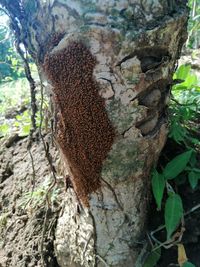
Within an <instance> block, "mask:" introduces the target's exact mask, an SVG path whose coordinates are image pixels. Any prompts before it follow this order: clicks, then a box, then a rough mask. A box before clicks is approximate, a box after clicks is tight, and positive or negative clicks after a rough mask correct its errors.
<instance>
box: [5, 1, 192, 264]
mask: <svg viewBox="0 0 200 267" xmlns="http://www.w3.org/2000/svg"><path fill="white" fill-rule="evenodd" d="M4 2H5V3H4ZM8 2H9V1H7V2H6V1H2V0H1V3H2V4H3V5H4V7H6V8H7V10H8V11H9V12H10V16H11V19H12V27H13V28H14V30H15V33H16V35H17V36H18V40H19V42H22V43H24V45H25V47H26V48H27V50H28V51H29V53H30V54H31V56H32V57H33V59H34V60H35V62H36V63H37V65H38V67H39V68H40V71H41V73H43V79H44V80H45V79H47V80H48V83H49V84H51V88H52V91H51V94H52V101H53V103H54V130H55V136H56V139H57V142H58V144H59V146H60V149H61V152H62V154H63V158H64V164H65V166H66V168H67V170H68V173H69V177H70V180H71V183H72V185H73V188H72V187H69V188H68V190H67V192H66V194H65V196H64V199H63V205H64V207H63V210H62V213H61V214H60V217H59V219H58V223H57V229H56V233H55V251H56V257H57V261H58V264H59V265H60V266H61V267H64V266H85V267H87V266H98V267H100V266H110V267H111V266H112V267H121V266H126V267H133V266H136V265H137V264H138V266H140V263H139V260H137V259H138V255H139V253H140V250H141V248H142V246H141V244H142V241H143V240H144V237H145V226H146V216H147V211H148V203H149V198H150V177H149V174H150V171H151V168H152V166H153V165H154V164H155V163H156V161H157V159H158V156H159V154H160V152H161V150H162V148H163V146H164V144H165V141H166V136H167V112H166V108H167V103H168V99H169V95H170V88H171V85H172V75H173V72H174V70H175V67H176V64H177V59H178V58H179V56H180V50H181V48H182V45H183V43H184V42H185V40H186V23H187V8H186V1H183V0H182V1H179V0H173V1H166V0H157V1H156V0H154V1H153V0H152V1H139V0H134V1H133V0H132V1H128V0H123V1H120V0H119V1H112V0H109V1H108V0H101V1H93V0H88V1H83V0H74V1H70V0H66V1H64V0H51V1H50V0H49V1H42V0H40V2H39V1H36V0H35V1H33V0H26V1H25V0H24V1H22V3H21V4H19V5H18V4H17V1H16V4H13V3H10V4H9V3H8ZM10 2H13V1H10Z"/></svg>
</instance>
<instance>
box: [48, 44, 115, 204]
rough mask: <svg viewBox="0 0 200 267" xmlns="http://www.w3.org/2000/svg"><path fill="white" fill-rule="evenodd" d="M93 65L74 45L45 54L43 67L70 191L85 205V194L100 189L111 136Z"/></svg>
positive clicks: (81, 47) (79, 46)
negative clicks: (55, 109) (56, 112)
mask: <svg viewBox="0 0 200 267" xmlns="http://www.w3.org/2000/svg"><path fill="white" fill-rule="evenodd" d="M95 65H96V59H95V58H94V57H93V55H92V54H91V53H90V51H89V49H88V48H86V46H85V45H83V44H82V43H78V42H71V43H70V44H69V45H68V46H67V47H66V48H65V49H63V50H60V51H58V52H56V53H54V54H48V55H47V56H46V57H45V63H44V69H45V72H46V74H47V75H48V78H49V79H50V81H51V82H52V85H53V91H54V95H55V99H54V100H55V102H56V106H57V107H58V109H59V117H58V123H57V130H56V135H57V140H58V143H59V145H60V147H61V149H62V152H63V154H64V155H65V157H66V159H67V162H68V164H69V168H70V171H71V174H72V183H73V187H74V189H75V191H76V193H77V195H78V197H79V198H80V200H81V201H82V202H83V203H84V204H85V205H88V196H89V194H90V193H92V192H94V191H96V190H97V189H98V188H99V187H100V175H101V169H102V163H103V161H104V160H105V159H106V157H107V154H108V152H109V150H110V149H111V146H112V144H113V141H114V136H115V132H114V128H113V126H112V125H111V123H110V121H109V118H108V115H107V113H106V109H105V103H104V100H103V98H102V97H101V96H100V95H99V94H98V85H97V83H96V82H95V81H94V79H93V69H94V67H95Z"/></svg>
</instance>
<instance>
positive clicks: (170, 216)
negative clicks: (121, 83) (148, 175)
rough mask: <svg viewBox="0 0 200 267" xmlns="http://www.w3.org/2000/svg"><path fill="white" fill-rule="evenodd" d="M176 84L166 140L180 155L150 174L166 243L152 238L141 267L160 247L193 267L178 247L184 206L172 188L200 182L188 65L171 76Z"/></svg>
mask: <svg viewBox="0 0 200 267" xmlns="http://www.w3.org/2000/svg"><path fill="white" fill-rule="evenodd" d="M174 79H175V80H176V81H177V80H178V81H179V82H180V83H179V84H176V85H174V86H173V88H172V89H173V90H172V94H173V96H172V104H171V106H170V120H171V121H170V133H169V138H171V139H173V140H174V141H175V142H176V143H178V144H179V145H181V148H182V150H183V149H184V150H185V151H183V152H182V153H179V154H178V155H177V156H175V157H173V158H172V159H171V160H170V161H168V162H167V164H166V165H165V166H162V167H161V170H159V171H158V170H157V169H154V170H153V172H152V191H153V195H154V198H155V201H156V204H157V209H158V210H163V211H164V225H163V226H161V227H160V228H158V230H162V229H165V230H166V241H164V242H160V241H158V240H157V239H156V238H154V234H155V233H156V232H157V231H158V230H156V231H154V232H152V233H151V237H152V239H153V240H154V241H155V247H154V248H153V250H152V252H151V253H150V254H149V256H148V257H147V259H146V262H145V264H144V267H153V266H155V265H156V263H157V262H158V260H159V258H160V255H161V253H160V247H165V248H169V247H171V246H174V245H178V263H179V265H180V266H181V267H195V266H194V265H193V264H192V263H190V262H189V261H188V259H187V257H186V253H185V250H184V247H183V244H181V239H182V235H183V232H184V226H183V222H184V207H183V203H182V198H181V196H180V195H179V193H178V191H177V189H176V186H174V185H178V184H179V183H181V182H182V181H183V178H184V180H187V179H188V182H189V184H190V186H191V188H192V189H195V188H196V186H197V184H198V181H199V180H200V168H199V166H198V162H197V153H198V152H199V150H200V140H198V138H196V135H197V133H198V130H199V129H198V127H199V126H198V122H197V119H198V115H200V108H199V107H200V105H199V104H200V94H199V93H200V86H199V84H198V79H197V76H196V75H195V74H194V73H192V71H191V66H190V65H182V66H180V67H179V68H178V70H177V71H176V73H175V74H174Z"/></svg>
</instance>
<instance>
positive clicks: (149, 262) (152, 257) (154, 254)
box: [143, 248, 161, 267]
mask: <svg viewBox="0 0 200 267" xmlns="http://www.w3.org/2000/svg"><path fill="white" fill-rule="evenodd" d="M160 256H161V249H160V248H158V249H157V250H154V251H151V252H150V253H149V255H148V256H147V258H146V260H145V262H144V265H143V267H152V266H155V265H156V263H157V262H158V260H159V259H160Z"/></svg>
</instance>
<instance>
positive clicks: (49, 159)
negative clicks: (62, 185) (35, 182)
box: [38, 71, 57, 207]
mask: <svg viewBox="0 0 200 267" xmlns="http://www.w3.org/2000/svg"><path fill="white" fill-rule="evenodd" d="M38 73H39V79H40V91H41V104H40V125H39V134H40V137H41V140H42V143H43V147H44V151H45V156H46V158H47V161H48V163H49V166H50V170H51V173H52V175H53V178H54V180H53V183H52V184H51V185H50V186H49V188H48V191H47V193H46V200H47V203H48V205H49V207H50V203H49V199H48V195H49V192H50V191H51V190H52V188H53V187H54V186H55V185H56V183H57V178H56V174H55V173H56V171H55V167H54V166H53V164H52V157H51V155H50V153H49V146H48V144H47V143H45V140H44V137H43V134H42V123H43V119H44V117H43V112H42V110H43V103H44V85H43V83H42V79H41V75H40V72H39V71H38Z"/></svg>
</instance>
